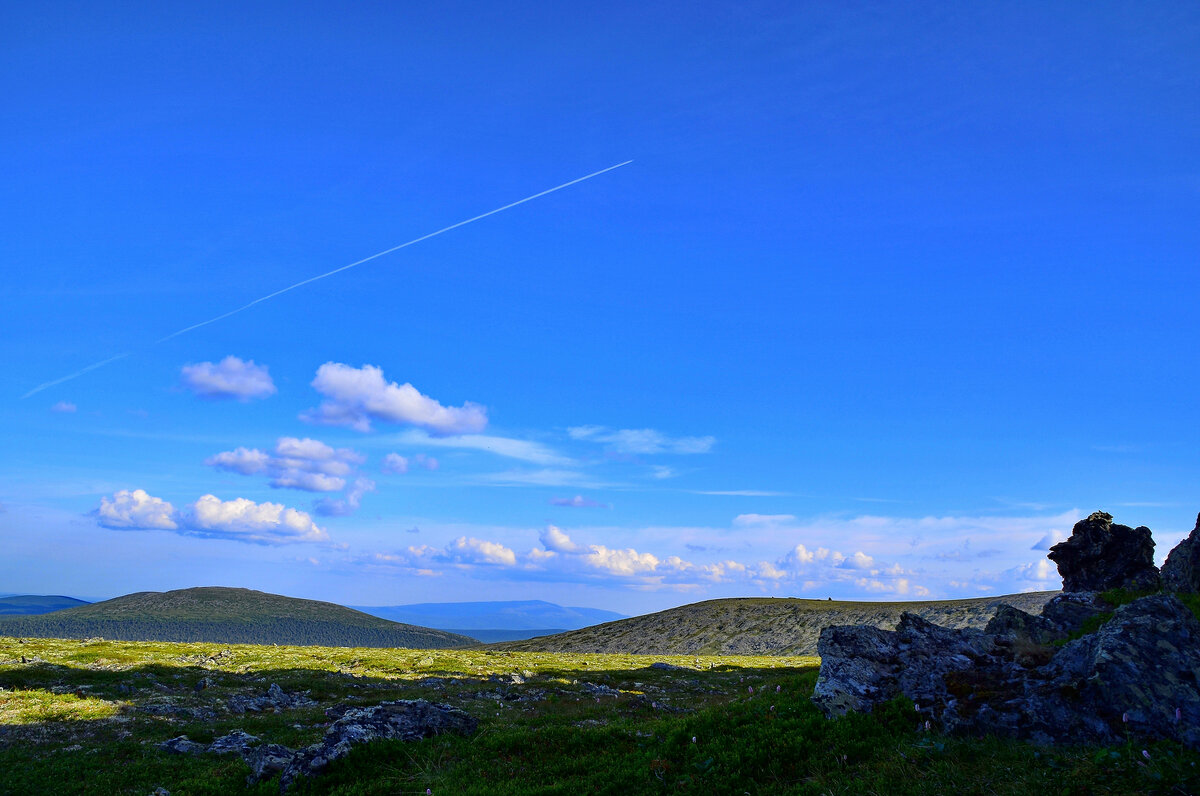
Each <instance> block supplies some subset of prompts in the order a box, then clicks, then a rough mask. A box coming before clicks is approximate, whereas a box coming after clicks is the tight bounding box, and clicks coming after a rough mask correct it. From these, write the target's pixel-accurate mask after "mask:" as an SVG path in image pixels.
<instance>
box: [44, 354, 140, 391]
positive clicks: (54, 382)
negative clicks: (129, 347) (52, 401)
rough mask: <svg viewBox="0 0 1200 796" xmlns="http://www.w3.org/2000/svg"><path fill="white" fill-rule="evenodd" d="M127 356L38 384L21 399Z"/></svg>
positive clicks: (102, 361)
mask: <svg viewBox="0 0 1200 796" xmlns="http://www.w3.org/2000/svg"><path fill="white" fill-rule="evenodd" d="M127 356H129V352H128V351H126V352H125V353H124V354H117V355H116V356H115V357H109V358H108V359H102V360H100V361H99V362H94V363H92V364H91V365H88V366H87V367H86V368H80V369H79V370H77V371H75V372H74V373H72V374H70V375H68V376H63V377H62V378H61V379H55V380H54V381H48V382H46V383H45V384H39V385H38V386H36V387H34V388H33V389H32V390H30V391H29V392H27V393H25V394H24V395H22V396H21V398H22V399H24V398H28V397H29V396H31V395H34V394H36V393H39V392H41V391H42V390H44V389H46V388H47V387H53V386H54V385H55V384H62V383H63V382H64V381H70V380H71V379H74V378H78V377H79V376H82V375H83V374H85V373H87V372H88V371H89V370H95V369H96V368H102V367H104V366H105V365H107V364H108V363H109V362H116V361H117V360H118V359H124V358H125V357H127Z"/></svg>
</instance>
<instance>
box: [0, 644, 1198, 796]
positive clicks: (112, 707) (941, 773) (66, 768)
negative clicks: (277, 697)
mask: <svg viewBox="0 0 1200 796" xmlns="http://www.w3.org/2000/svg"><path fill="white" fill-rule="evenodd" d="M223 650H227V651H228V652H227V653H226V654H222V655H219V656H218V655H217V654H218V653H221V652H222V651H223ZM214 656H216V657H214ZM22 657H24V658H25V660H26V662H25V663H22V662H21V658H22ZM660 660H662V661H666V662H668V663H672V664H674V665H677V666H682V667H685V668H684V669H679V670H665V671H664V670H655V669H648V668H646V667H647V666H648V665H649V664H650V663H653V662H655V661H660ZM816 664H817V661H816V660H815V659H813V658H783V657H734V656H700V657H697V656H694V655H689V656H636V655H597V654H549V653H520V652H511V651H496V650H407V649H391V650H388V649H348V648H317V647H261V646H248V645H247V646H221V645H213V644H172V643H135V642H109V641H92V642H80V641H62V640H53V639H27V640H24V642H23V643H22V642H20V641H18V640H16V639H7V638H0V688H2V689H4V690H3V691H0V794H3V795H4V796H8V795H9V794H12V795H13V796H16V794H29V793H38V794H136V795H137V796H146V794H148V793H151V792H152V791H153V790H154V789H155V788H157V787H163V788H166V789H167V790H169V791H170V792H171V793H172V796H188V795H192V794H195V795H201V794H212V795H214V796H215V795H216V794H230V793H235V794H236V793H249V794H268V793H272V794H274V793H278V781H277V780H276V781H268V782H263V783H259V784H257V785H254V786H251V787H247V786H246V784H245V777H246V775H247V773H248V768H247V767H246V766H245V764H244V763H242V762H241V760H240V759H237V758H231V757H217V756H214V755H201V756H198V757H179V756H173V755H169V754H167V753H165V752H162V751H160V750H159V749H157V747H156V744H157V743H159V742H161V741H163V740H166V739H168V738H172V737H175V736H178V735H181V734H186V735H188V736H189V737H190V738H192V739H193V740H195V741H199V742H208V741H210V740H212V739H213V738H215V737H218V736H220V735H223V734H225V733H228V732H230V731H232V730H234V729H242V730H245V731H246V732H249V733H252V734H254V735H257V736H259V737H260V738H262V739H263V740H264V741H269V742H276V743H283V744H286V745H289V746H292V747H298V746H302V745H305V744H309V743H313V742H315V741H317V740H318V739H319V738H320V737H321V736H322V734H323V732H324V727H325V725H326V723H327V722H328V719H327V718H326V717H325V715H324V709H325V708H327V707H329V706H331V705H334V704H338V703H349V704H363V705H367V704H374V703H376V702H379V701H382V700H386V699H401V698H404V699H411V698H418V697H424V698H428V699H431V700H434V701H438V702H448V703H450V704H453V705H456V706H458V707H461V708H463V709H464V710H466V711H467V712H469V713H471V714H472V715H474V716H475V717H476V718H478V719H479V730H478V732H476V733H475V734H474V735H473V736H471V737H467V738H463V737H458V736H443V737H437V738H431V739H427V740H425V741H420V742H417V743H402V742H391V741H383V742H377V743H374V744H370V745H367V746H364V747H360V748H358V749H356V750H355V751H354V752H352V753H351V754H350V755H349V756H348V757H347V758H345V759H343V760H340V761H337V762H335V763H334V764H332V765H331V766H330V767H329V769H328V770H327V771H326V773H325V774H323V775H322V776H320V777H317V778H314V779H312V780H305V781H301V782H300V783H299V784H298V785H297V786H296V788H295V790H294V791H293V792H294V793H297V794H338V795H339V796H374V795H375V794H379V795H380V796H382V794H389V796H390V795H392V794H422V793H425V790H426V788H429V789H431V790H432V791H433V793H435V794H513V795H516V794H564V795H565V794H580V793H584V794H586V793H604V794H640V793H647V794H744V793H749V794H755V795H756V796H757V795H758V794H777V793H784V794H811V795H812V796H823V795H824V794H898V795H899V796H904V795H906V794H943V793H955V794H980V795H981V796H982V795H983V794H1014V795H1015V794H1022V796H1024V794H1164V795H1165V794H1188V793H1200V773H1197V767H1196V765H1195V764H1196V763H1198V762H1200V755H1198V754H1197V753H1195V752H1190V751H1187V750H1184V749H1181V748H1179V747H1178V745H1173V744H1165V743H1159V744H1154V745H1146V744H1140V743H1139V742H1138V740H1137V739H1136V738H1131V739H1130V741H1129V742H1128V743H1127V744H1125V745H1122V746H1120V747H1117V748H1112V749H1100V748H1089V747H1079V748H1075V747H1069V748H1058V749H1044V748H1041V749H1039V748H1037V747H1033V746H1030V745H1027V744H1024V743H1018V742H1009V741H1000V740H996V739H982V740H973V739H958V738H947V737H942V736H938V735H936V734H931V733H927V732H925V731H924V730H923V729H922V728H921V727H918V722H917V717H916V714H915V712H914V711H913V709H912V706H911V705H910V704H907V703H905V702H903V701H897V702H894V703H891V704H889V705H887V706H886V707H885V708H883V709H881V710H880V711H877V712H876V713H875V714H873V715H851V716H847V717H845V718H843V719H838V720H834V721H829V720H826V719H825V718H824V717H823V716H822V715H821V714H820V713H819V712H818V711H817V710H816V709H815V708H814V707H813V706H812V704H811V702H810V701H809V695H810V694H811V693H812V688H813V684H814V682H815V680H816ZM512 674H518V675H520V676H521V677H522V678H523V679H524V680H525V682H524V683H523V684H517V685H512V684H503V683H499V682H496V681H494V680H491V679H489V678H491V677H492V676H495V675H504V676H508V675H512ZM205 678H207V683H208V684H209V687H207V688H204V689H202V690H196V685H197V684H198V683H200V682H201V680H202V679H205ZM430 678H434V679H430ZM438 681H440V682H438ZM270 683H278V684H279V685H280V686H281V687H282V688H283V689H284V690H285V691H289V692H295V691H305V690H307V691H309V692H310V694H311V696H312V697H313V698H314V699H317V700H318V703H319V704H317V705H315V706H312V707H305V708H300V709H296V710H289V711H284V712H281V713H279V714H275V713H267V714H254V713H247V714H245V715H235V714H231V713H230V712H229V711H228V710H226V709H224V707H223V706H224V704H225V702H226V700H228V699H229V698H230V697H231V696H233V695H237V694H242V695H257V694H262V693H263V692H265V690H266V688H267V686H268V685H269V684H270ZM587 684H602V685H606V686H608V687H610V688H614V689H617V690H618V691H619V696H616V697H611V696H602V697H600V698H599V699H597V697H595V696H594V695H592V694H591V693H589V692H588V690H587V688H586V685H587ZM751 687H753V689H754V691H753V693H751V692H750V690H749V689H750V688H751ZM777 689H778V690H777ZM162 706H168V707H169V708H171V710H167V711H165V712H164V711H162V710H158V708H161V707H162ZM155 710H157V712H149V711H155ZM172 711H173V712H172ZM205 711H209V712H211V715H208V714H206V713H205ZM693 739H695V740H694V741H693ZM1143 749H1145V750H1146V751H1147V752H1148V753H1149V754H1150V758H1149V759H1148V760H1147V759H1146V758H1145V757H1144V756H1143V755H1142V750H1143Z"/></svg>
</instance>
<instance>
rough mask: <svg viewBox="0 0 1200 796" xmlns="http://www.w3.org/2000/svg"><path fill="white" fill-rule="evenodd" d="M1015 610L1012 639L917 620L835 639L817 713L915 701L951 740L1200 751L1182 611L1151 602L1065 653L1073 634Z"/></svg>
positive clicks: (1195, 627) (1157, 599) (826, 650)
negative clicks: (1171, 744) (1159, 745)
mask: <svg viewBox="0 0 1200 796" xmlns="http://www.w3.org/2000/svg"><path fill="white" fill-rule="evenodd" d="M1008 610H1009V613H1010V616H1009V617H1008V618H1007V619H1006V620H1005V622H1006V623H1007V624H1008V627H1007V629H1006V630H1005V632H1002V633H992V632H989V631H986V630H985V631H982V632H981V631H959V630H949V629H946V628H939V627H937V626H936V625H929V623H928V622H925V621H924V620H922V619H920V618H919V617H915V616H913V615H911V614H908V615H906V616H905V618H904V619H903V620H902V621H901V623H900V625H899V626H898V627H897V629H896V630H894V631H889V630H879V629H877V628H868V627H861V626H853V627H839V628H831V630H830V632H828V633H825V634H822V637H821V649H820V654H821V674H820V676H819V678H818V679H817V687H816V689H815V691H814V693H813V701H814V702H816V704H817V705H818V707H820V708H821V709H822V710H823V711H824V712H825V713H826V715H829V716H834V715H842V714H844V713H846V712H847V711H849V710H858V711H862V710H867V709H869V708H871V707H873V706H874V705H876V704H879V703H881V702H885V701H887V700H888V699H891V698H893V697H896V696H900V695H904V696H906V697H908V698H909V699H911V700H912V701H913V702H914V703H915V704H916V705H917V709H918V710H919V711H920V713H921V716H922V718H923V719H925V720H928V721H930V722H931V723H932V724H933V725H935V726H937V727H938V728H939V729H942V730H944V731H946V732H951V733H966V734H971V735H985V734H992V735H999V736H1003V737H1008V738H1021V739H1027V740H1032V741H1035V742H1039V743H1113V742H1117V741H1120V740H1123V739H1124V738H1125V734H1126V732H1132V733H1134V734H1136V735H1138V736H1139V737H1143V738H1171V739H1175V740H1178V741H1180V742H1182V743H1184V744H1186V745H1188V746H1191V747H1193V748H1197V749H1200V687H1198V683H1200V622H1197V620H1196V618H1195V617H1194V616H1192V614H1191V612H1190V611H1188V610H1187V609H1186V608H1185V607H1184V605H1183V604H1182V603H1180V602H1179V600H1178V599H1176V598H1175V597H1173V596H1171V595H1168V594H1158V595H1153V596H1150V597H1143V598H1142V599H1140V600H1136V601H1134V602H1132V603H1129V604H1128V605H1124V606H1122V607H1121V608H1119V609H1117V611H1116V612H1115V613H1114V615H1113V618H1112V619H1111V620H1110V621H1109V622H1107V623H1105V624H1104V625H1103V626H1102V627H1101V628H1100V630H1099V631H1097V632H1096V633H1092V634H1090V635H1087V636H1084V637H1082V638H1079V639H1076V640H1074V641H1071V642H1069V643H1067V644H1065V645H1063V646H1061V647H1058V646H1054V645H1053V644H1048V643H1045V641H1044V640H1046V639H1049V638H1052V637H1054V636H1057V637H1058V638H1060V639H1061V638H1065V636H1066V633H1065V631H1062V630H1061V629H1058V628H1054V627H1051V626H1050V624H1049V623H1048V622H1046V623H1045V624H1043V623H1041V622H1038V621H1037V620H1039V619H1041V617H1035V616H1031V615H1029V614H1026V615H1025V616H1024V617H1020V618H1017V617H1015V616H1013V615H1011V614H1012V612H1015V611H1016V609H1008ZM1018 613H1019V612H1018ZM827 661H828V663H827ZM1177 709H1178V710H1179V715H1180V720H1178V721H1176V719H1175V715H1176V714H1175V711H1176V710H1177Z"/></svg>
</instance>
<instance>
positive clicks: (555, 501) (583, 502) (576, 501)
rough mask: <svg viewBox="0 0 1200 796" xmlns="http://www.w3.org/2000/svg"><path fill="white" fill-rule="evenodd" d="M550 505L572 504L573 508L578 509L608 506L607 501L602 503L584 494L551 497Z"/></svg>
mask: <svg viewBox="0 0 1200 796" xmlns="http://www.w3.org/2000/svg"><path fill="white" fill-rule="evenodd" d="M550 505H551V506H570V507H571V508H576V509H603V508H608V504H607V503H600V502H598V501H595V500H592V499H591V498H585V497H584V496H583V495H576V496H575V497H569V498H550Z"/></svg>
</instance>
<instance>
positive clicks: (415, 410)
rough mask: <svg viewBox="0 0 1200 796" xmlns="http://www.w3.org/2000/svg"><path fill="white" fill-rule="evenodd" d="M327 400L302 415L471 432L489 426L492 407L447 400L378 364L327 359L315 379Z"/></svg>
mask: <svg viewBox="0 0 1200 796" xmlns="http://www.w3.org/2000/svg"><path fill="white" fill-rule="evenodd" d="M312 386H313V388H314V389H316V390H317V392H319V393H321V394H322V395H323V396H325V400H324V401H323V402H322V403H321V405H320V406H319V407H317V408H316V409H313V410H310V411H308V412H305V413H304V414H302V415H301V419H303V420H306V421H308V422H310V423H323V424H327V425H337V426H349V427H350V428H353V429H356V430H358V431H370V430H371V421H373V420H376V421H383V422H388V423H406V424H409V425H413V426H417V427H418V428H422V429H425V430H426V431H429V432H431V433H433V434H438V435H450V434H470V433H474V432H478V431H482V430H483V429H484V428H485V427H486V426H487V410H486V409H485V408H484V407H482V406H480V405H479V404H476V403H472V402H470V401H468V402H466V403H464V404H463V405H462V406H460V407H452V406H442V405H441V404H440V403H438V402H437V401H436V400H434V399H433V398H430V397H428V396H426V395H422V394H421V393H420V392H419V391H418V390H417V388H416V387H413V386H412V385H411V384H397V383H396V382H394V381H393V382H389V381H387V380H386V379H384V376H383V370H382V369H381V368H378V367H375V366H373V365H364V366H362V367H361V368H355V367H351V366H350V365H344V364H342V363H340V362H326V363H325V364H324V365H322V366H321V367H320V368H318V369H317V376H316V378H314V379H313V381H312Z"/></svg>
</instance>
